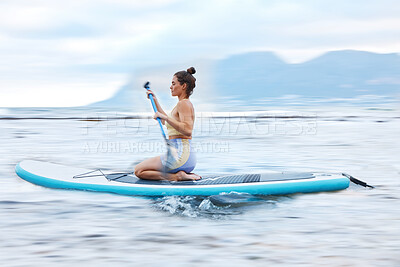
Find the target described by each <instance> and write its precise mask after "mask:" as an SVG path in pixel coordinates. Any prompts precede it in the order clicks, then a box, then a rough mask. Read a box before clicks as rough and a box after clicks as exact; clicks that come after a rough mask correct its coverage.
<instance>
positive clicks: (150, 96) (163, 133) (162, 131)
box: [144, 83, 168, 143]
mask: <svg viewBox="0 0 400 267" xmlns="http://www.w3.org/2000/svg"><path fill="white" fill-rule="evenodd" d="M144 88H146V90H150V87H149V85H148V84H147V83H146V84H145V86H144ZM149 98H150V101H151V105H152V106H153V110H154V112H157V111H158V110H157V106H156V103H155V102H154V98H153V94H151V93H150V94H149ZM157 121H158V124H159V125H160V129H161V133H162V135H163V137H164V139H165V142H167V143H168V139H167V135H166V134H165V132H164V128H163V126H162V122H161V119H160V118H157Z"/></svg>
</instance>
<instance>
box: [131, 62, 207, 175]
mask: <svg viewBox="0 0 400 267" xmlns="http://www.w3.org/2000/svg"><path fill="white" fill-rule="evenodd" d="M195 73H196V70H195V69H194V68H193V67H191V68H189V69H187V71H179V72H177V73H175V74H174V76H173V78H172V84H171V87H170V89H171V94H172V96H176V97H178V100H179V101H178V104H177V105H176V106H175V107H174V109H173V110H172V112H171V114H169V115H168V114H167V113H165V111H164V110H163V109H162V108H161V106H160V103H159V102H158V100H157V97H156V96H155V95H154V93H153V92H152V91H151V90H148V91H147V97H149V94H152V95H153V98H154V102H155V104H156V106H157V110H158V112H156V113H155V114H154V119H157V118H160V119H161V121H162V123H163V124H166V126H167V132H168V137H169V140H170V143H172V145H173V146H174V147H175V148H176V150H177V151H178V157H177V159H176V161H175V162H172V165H171V164H169V165H171V166H169V168H168V169H167V173H166V174H164V173H163V172H162V170H163V168H164V166H165V164H166V162H165V161H166V156H158V157H154V158H150V159H146V160H144V161H142V162H141V163H139V164H138V165H136V167H135V175H136V176H137V177H139V178H141V179H146V180H165V179H168V180H171V181H187V180H199V179H201V177H200V176H199V175H196V174H194V173H190V172H191V171H192V170H193V169H194V167H195V165H196V155H195V153H194V151H193V149H192V147H191V139H192V131H193V124H194V118H195V115H194V108H193V105H192V103H191V102H190V100H189V97H190V95H191V94H192V93H193V89H194V87H195V86H196V79H195V78H194V77H193V74H195Z"/></svg>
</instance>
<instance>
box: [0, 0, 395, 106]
mask: <svg viewBox="0 0 400 267" xmlns="http://www.w3.org/2000/svg"><path fill="white" fill-rule="evenodd" d="M342 49H354V50H364V51H371V52H377V53H399V52H400V2H399V1H396V0H392V1H390V0H380V1H371V0H364V1H359V0H354V1H344V0H335V1H331V0H324V1H318V0H314V1H311V0H302V1H298V0H276V1H275V0H264V1H262V0H259V1H257V0H248V1H229V0H222V1H218V0H215V1H211V0H204V1H181V0H146V1H141V0H69V1H59V0H1V1H0V62H1V64H0V107H14V106H29V107H33V106H53V107H54V106H79V105H86V104H89V103H92V102H95V101H99V100H102V99H105V98H108V97H110V96H111V95H112V94H113V93H114V92H115V91H116V90H118V89H119V88H120V87H121V86H123V85H124V84H126V83H127V82H128V81H129V80H130V79H132V77H133V75H134V73H135V71H136V70H139V69H143V68H150V69H151V68H152V67H155V66H162V65H168V64H175V65H176V64H180V63H182V64H187V62H199V61H201V60H215V59H222V58H226V57H229V56H230V55H234V54H239V53H246V52H252V51H273V52H275V53H277V55H278V56H280V57H281V58H282V59H284V60H285V61H287V62H289V63H299V62H303V61H306V60H309V59H311V58H313V57H316V56H318V55H321V54H323V53H324V52H327V51H332V50H342ZM185 66H186V65H185ZM187 67H189V66H187ZM175 71H176V70H175V69H174V70H171V73H174V72H175Z"/></svg>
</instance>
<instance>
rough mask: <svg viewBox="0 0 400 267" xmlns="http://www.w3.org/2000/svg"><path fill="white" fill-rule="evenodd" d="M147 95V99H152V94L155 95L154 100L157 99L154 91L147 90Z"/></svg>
mask: <svg viewBox="0 0 400 267" xmlns="http://www.w3.org/2000/svg"><path fill="white" fill-rule="evenodd" d="M146 93H147V98H150V97H149V95H150V94H152V95H153V98H154V99H155V98H157V97H156V95H155V94H154V93H153V91H151V90H147V91H146Z"/></svg>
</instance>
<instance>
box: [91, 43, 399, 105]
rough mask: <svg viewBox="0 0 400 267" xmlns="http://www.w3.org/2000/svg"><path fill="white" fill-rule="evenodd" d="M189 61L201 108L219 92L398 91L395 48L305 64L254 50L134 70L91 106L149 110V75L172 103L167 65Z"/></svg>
mask: <svg viewBox="0 0 400 267" xmlns="http://www.w3.org/2000/svg"><path fill="white" fill-rule="evenodd" d="M191 65H194V66H195V67H196V69H197V73H196V75H195V77H196V78H197V86H196V88H195V91H194V96H195V97H193V101H194V103H195V104H196V107H200V109H204V110H212V109H213V107H214V106H216V105H219V104H216V103H220V101H217V98H219V97H223V98H227V99H235V98H236V99H241V100H255V99H260V98H261V99H263V98H264V99H265V98H271V97H280V96H284V95H300V96H306V97H323V98H343V97H356V96H361V95H386V96H387V95H396V94H399V93H400V56H399V55H398V54H395V53H392V54H377V53H371V52H364V51H354V50H343V51H332V52H328V53H326V54H323V55H321V56H319V57H317V58H315V59H312V60H309V61H306V62H303V63H299V64H289V63H286V62H284V61H283V60H281V59H280V58H279V57H278V56H276V55H275V54H274V53H272V52H252V53H246V54H239V55H234V56H231V57H228V58H226V59H222V60H216V61H205V60H203V61H198V62H191V63H190V64H184V65H182V64H180V65H177V64H174V65H172V64H171V65H168V66H159V67H153V68H148V69H143V70H138V71H137V73H136V76H135V77H136V78H135V79H132V81H131V82H130V83H128V84H127V85H125V86H124V87H122V88H121V89H120V90H119V91H117V92H116V93H115V95H114V96H113V97H111V98H110V99H107V100H104V101H101V102H97V103H94V104H92V105H94V106H106V107H110V106H118V107H124V106H126V107H133V108H134V109H135V110H137V111H143V110H147V111H149V110H150V109H149V103H148V101H147V99H146V97H145V94H144V89H143V83H144V82H145V81H147V80H149V81H151V82H152V84H151V88H152V89H153V90H154V91H155V92H156V94H157V96H158V98H159V99H160V100H161V101H162V103H163V104H166V106H171V107H172V105H174V103H175V102H176V100H175V99H173V98H172V97H171V96H170V95H169V94H170V92H169V85H170V81H171V76H172V74H173V73H174V72H171V70H172V71H176V70H182V69H186V68H187V67H189V66H191Z"/></svg>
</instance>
